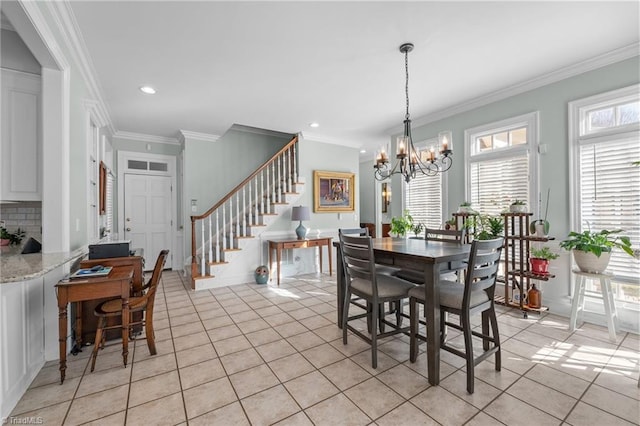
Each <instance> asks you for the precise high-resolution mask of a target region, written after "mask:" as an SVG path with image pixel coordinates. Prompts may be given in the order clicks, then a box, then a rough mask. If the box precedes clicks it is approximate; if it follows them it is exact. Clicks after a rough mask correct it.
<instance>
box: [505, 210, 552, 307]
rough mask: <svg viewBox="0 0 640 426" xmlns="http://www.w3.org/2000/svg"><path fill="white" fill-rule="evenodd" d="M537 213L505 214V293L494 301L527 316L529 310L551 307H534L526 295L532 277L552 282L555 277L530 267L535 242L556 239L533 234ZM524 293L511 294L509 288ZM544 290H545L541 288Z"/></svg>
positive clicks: (530, 285)
mask: <svg viewBox="0 0 640 426" xmlns="http://www.w3.org/2000/svg"><path fill="white" fill-rule="evenodd" d="M531 216H533V213H502V217H503V219H504V250H503V251H502V253H503V255H504V296H503V295H496V296H495V298H494V302H495V303H498V304H500V305H504V306H509V307H513V308H518V309H520V310H521V311H522V312H523V315H524V317H525V318H527V316H528V312H536V313H540V312H544V311H547V310H548V309H549V308H547V307H545V306H542V307H540V308H533V307H530V306H529V305H528V304H527V303H525V300H524V299H525V297H526V294H527V293H528V291H529V289H530V288H531V287H532V283H531V280H539V281H548V280H549V279H551V278H555V275H553V274H536V273H533V272H532V271H531V269H530V267H529V251H530V248H531V243H542V242H547V241H549V240H553V239H554V238H553V237H548V236H547V237H540V236H537V235H531V234H529V222H530V219H531ZM510 288H513V289H514V290H515V289H517V290H518V291H519V292H520V300H517V301H515V300H512V299H511V298H510V297H509V289H510ZM541 291H542V290H541Z"/></svg>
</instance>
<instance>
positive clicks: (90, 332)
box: [72, 250, 144, 348]
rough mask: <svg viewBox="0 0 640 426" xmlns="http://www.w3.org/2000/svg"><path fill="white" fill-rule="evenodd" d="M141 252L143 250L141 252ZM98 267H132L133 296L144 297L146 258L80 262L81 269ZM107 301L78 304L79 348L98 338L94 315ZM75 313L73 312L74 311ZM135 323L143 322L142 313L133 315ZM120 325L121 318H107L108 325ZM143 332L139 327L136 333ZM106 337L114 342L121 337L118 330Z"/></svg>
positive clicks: (77, 334)
mask: <svg viewBox="0 0 640 426" xmlns="http://www.w3.org/2000/svg"><path fill="white" fill-rule="evenodd" d="M139 251H141V250H139ZM96 265H103V266H131V267H133V279H132V281H131V295H132V296H142V286H143V285H144V276H143V272H142V271H143V268H144V257H142V255H139V256H124V257H109V258H104V259H90V260H86V259H85V260H83V261H82V262H80V268H92V267H94V266H96ZM108 299H109V298H106V299H92V300H85V301H83V302H79V303H76V304H75V305H74V307H75V318H76V345H77V348H82V344H83V343H93V341H94V339H95V336H96V329H97V328H98V317H96V316H95V315H94V314H93V311H95V309H96V307H97V306H98V305H99V304H100V303H102V302H104V301H105V300H108ZM72 312H73V311H72ZM133 319H134V321H139V320H142V312H137V313H135V314H133ZM114 324H120V317H119V316H118V317H109V318H107V325H114ZM141 330H142V326H137V328H136V329H134V332H139V331H141ZM105 336H106V339H107V340H114V339H118V338H119V337H120V333H119V332H118V330H105Z"/></svg>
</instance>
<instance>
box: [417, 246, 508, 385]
mask: <svg viewBox="0 0 640 426" xmlns="http://www.w3.org/2000/svg"><path fill="white" fill-rule="evenodd" d="M503 244H504V238H496V239H493V240H474V241H473V243H472V244H471V251H470V253H469V267H468V268H467V273H466V275H465V282H464V286H461V285H460V284H459V283H456V282H452V281H446V280H440V284H439V290H440V311H441V320H440V348H441V349H442V350H446V351H448V352H451V353H453V354H455V355H458V356H460V357H462V358H465V360H466V369H467V392H468V393H470V394H472V393H473V391H474V368H475V366H476V365H477V364H478V363H480V362H481V361H483V360H485V359H486V358H488V357H489V356H491V355H495V369H496V371H500V368H501V359H500V334H499V332H498V322H497V319H496V312H495V305H494V300H493V299H494V295H495V286H496V278H497V276H498V266H499V262H500V254H501V251H502V246H503ZM409 296H410V301H409V306H410V323H411V332H410V352H411V355H410V359H411V361H412V362H414V361H415V359H416V356H417V349H418V348H417V340H418V339H420V340H423V341H424V340H426V336H421V335H419V334H418V324H419V322H418V309H417V304H418V303H422V304H424V298H425V292H424V290H421V291H416V290H411V291H409ZM448 313H453V314H456V315H457V317H458V319H459V322H458V323H454V322H451V321H449V319H448V316H447V314H448ZM476 314H481V315H482V331H481V332H476V331H474V330H473V326H472V324H471V319H470V318H471V316H472V315H476ZM447 326H450V327H453V328H455V329H457V330H460V331H462V334H463V335H464V343H465V348H464V351H461V350H460V349H458V348H456V347H454V346H451V345H449V344H448V343H447V341H446V336H447V333H446V327H447ZM489 327H491V331H492V333H491V334H489ZM472 336H476V337H480V338H481V339H482V346H483V352H482V353H481V354H479V355H478V356H474V352H473V344H472Z"/></svg>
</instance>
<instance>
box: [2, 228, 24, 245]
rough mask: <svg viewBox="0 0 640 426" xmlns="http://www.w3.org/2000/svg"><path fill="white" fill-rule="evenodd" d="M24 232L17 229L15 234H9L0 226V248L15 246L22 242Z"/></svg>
mask: <svg viewBox="0 0 640 426" xmlns="http://www.w3.org/2000/svg"><path fill="white" fill-rule="evenodd" d="M23 238H24V231H23V230H22V229H20V228H18V229H17V230H16V231H15V232H9V231H7V229H6V228H5V227H3V226H0V246H8V245H12V246H13V245H16V244H20V243H21V242H22V239H23Z"/></svg>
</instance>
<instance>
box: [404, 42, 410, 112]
mask: <svg viewBox="0 0 640 426" xmlns="http://www.w3.org/2000/svg"><path fill="white" fill-rule="evenodd" d="M404 73H405V83H404V94H405V98H406V100H407V113H406V114H405V116H404V118H405V119H406V120H408V119H409V50H408V49H407V50H405V52H404Z"/></svg>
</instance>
